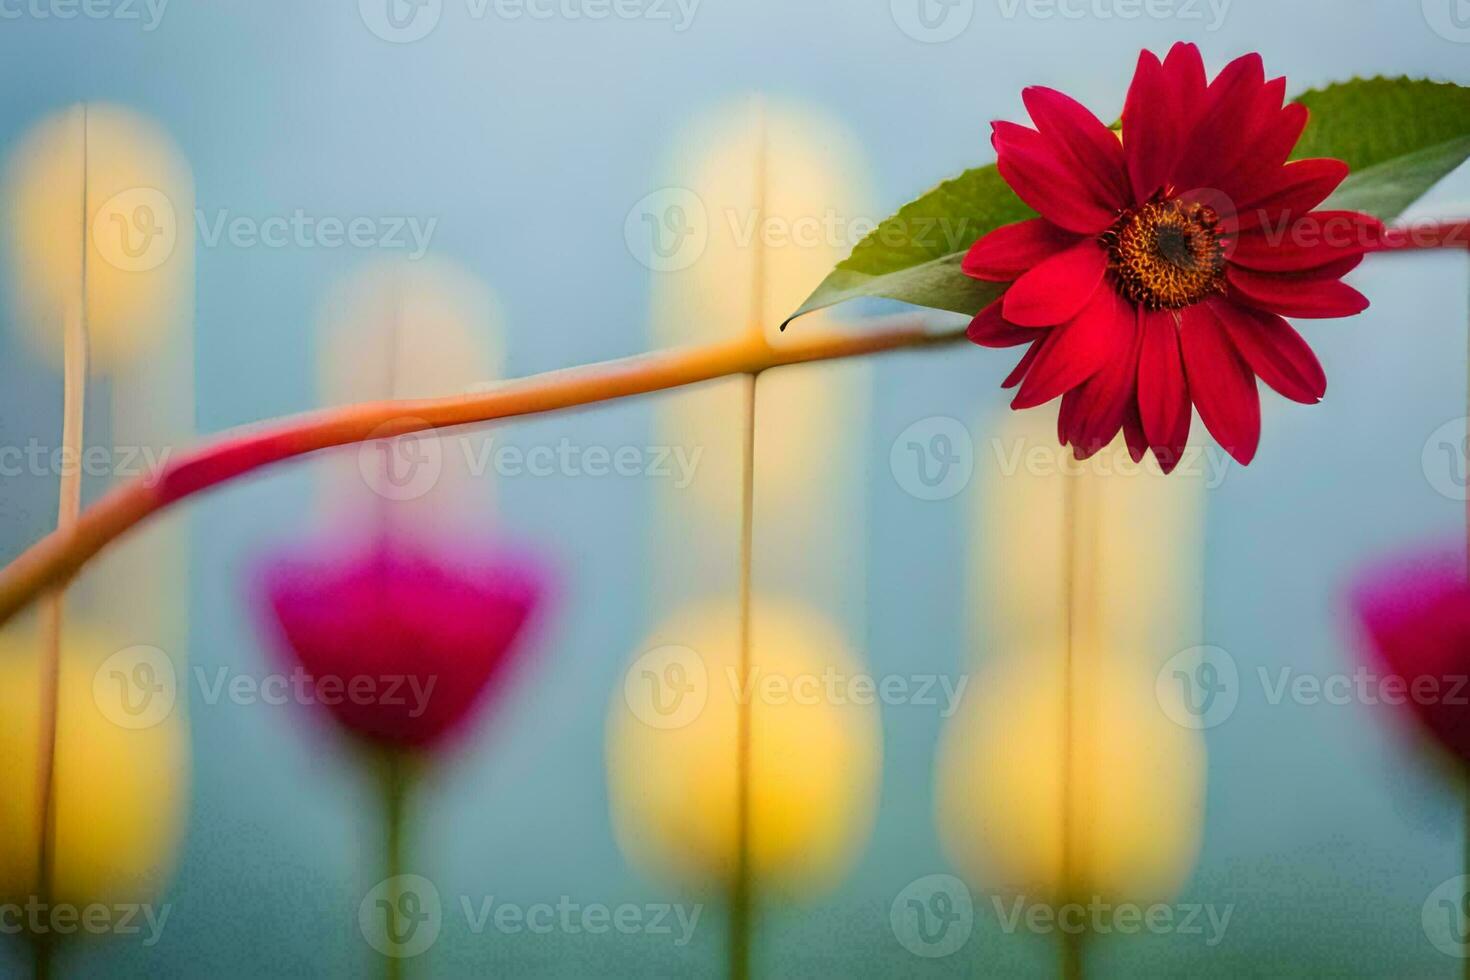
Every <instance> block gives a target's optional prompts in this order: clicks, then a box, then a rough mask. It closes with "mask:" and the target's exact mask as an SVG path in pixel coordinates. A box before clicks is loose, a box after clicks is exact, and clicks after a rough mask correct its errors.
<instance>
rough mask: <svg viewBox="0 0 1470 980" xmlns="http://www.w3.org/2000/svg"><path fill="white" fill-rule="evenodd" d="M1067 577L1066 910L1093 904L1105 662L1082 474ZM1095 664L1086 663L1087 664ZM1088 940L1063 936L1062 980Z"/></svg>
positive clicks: (1075, 480)
mask: <svg viewBox="0 0 1470 980" xmlns="http://www.w3.org/2000/svg"><path fill="white" fill-rule="evenodd" d="M1063 479H1064V480H1065V481H1066V482H1065V484H1064V487H1063V491H1062V492H1063V505H1062V506H1063V518H1062V533H1063V556H1064V557H1063V561H1064V563H1065V567H1064V569H1063V572H1062V574H1063V577H1064V581H1065V588H1064V590H1063V591H1064V602H1065V603H1066V609H1065V613H1064V615H1065V618H1066V628H1067V641H1066V655H1065V659H1064V661H1063V668H1064V669H1063V680H1062V697H1063V719H1062V736H1063V741H1062V745H1063V748H1062V779H1063V783H1062V820H1061V823H1062V861H1061V864H1062V869H1061V879H1062V887H1061V889H1060V890H1059V893H1060V895H1061V900H1062V901H1063V902H1084V903H1085V902H1088V901H1089V900H1090V896H1089V895H1088V894H1087V892H1088V890H1089V889H1090V887H1091V881H1092V873H1091V867H1090V865H1089V861H1090V856H1089V854H1088V846H1087V845H1088V843H1089V842H1090V841H1091V839H1092V835H1091V833H1090V832H1089V828H1087V827H1085V826H1084V825H1083V822H1084V821H1085V820H1086V819H1087V818H1088V815H1089V814H1090V813H1091V812H1092V806H1093V802H1094V801H1093V799H1092V793H1091V790H1092V783H1093V775H1094V773H1093V766H1094V764H1095V759H1094V758H1093V757H1092V755H1091V754H1090V753H1089V751H1088V750H1089V748H1090V746H1091V745H1092V738H1093V737H1094V735H1095V731H1096V729H1095V725H1094V724H1092V722H1093V721H1094V720H1095V719H1094V718H1092V717H1091V715H1090V713H1089V711H1088V706H1089V705H1090V704H1091V703H1092V702H1091V700H1090V697H1091V695H1093V694H1094V692H1095V691H1096V684H1095V678H1094V677H1090V676H1087V674H1086V671H1087V668H1088V665H1089V663H1093V662H1095V658H1096V657H1097V656H1098V655H1099V654H1100V652H1101V651H1100V649H1099V646H1098V643H1097V641H1096V637H1097V636H1098V629H1099V623H1098V620H1097V608H1096V601H1095V600H1096V592H1095V590H1096V582H1097V554H1098V547H1099V544H1098V527H1099V514H1098V507H1099V505H1100V502H1099V499H1098V494H1099V490H1100V488H1099V487H1097V486H1096V485H1094V483H1093V482H1092V481H1091V479H1090V478H1089V477H1088V476H1087V475H1086V474H1085V473H1082V472H1080V471H1078V472H1072V471H1068V472H1065V473H1064V474H1063ZM1089 657H1090V658H1092V659H1088V658H1089ZM1086 945H1087V932H1086V931H1085V929H1084V930H1083V931H1080V932H1076V933H1073V932H1069V931H1067V930H1062V932H1061V951H1060V952H1061V975H1062V977H1063V980H1081V978H1082V976H1083V974H1084V972H1085V971H1084V957H1083V953H1084V950H1085V947H1086Z"/></svg>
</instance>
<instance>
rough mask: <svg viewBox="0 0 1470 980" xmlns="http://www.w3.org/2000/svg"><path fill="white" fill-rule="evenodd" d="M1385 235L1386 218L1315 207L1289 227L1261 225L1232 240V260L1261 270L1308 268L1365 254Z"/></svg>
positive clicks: (1299, 269)
mask: <svg viewBox="0 0 1470 980" xmlns="http://www.w3.org/2000/svg"><path fill="white" fill-rule="evenodd" d="M1382 238H1383V222H1381V221H1379V220H1378V219H1377V218H1375V217H1373V216H1372V215H1367V214H1360V213H1358V212H1357V211H1313V212H1312V213H1311V214H1307V215H1303V216H1302V217H1301V218H1300V219H1298V220H1297V221H1295V222H1293V223H1292V224H1291V226H1290V227H1288V228H1279V229H1272V228H1257V229H1254V230H1252V231H1249V232H1244V233H1242V234H1241V235H1240V236H1239V237H1237V238H1236V239H1235V241H1234V242H1233V243H1232V244H1231V246H1230V250H1229V257H1230V261H1231V262H1234V263H1235V264H1236V265H1242V266H1245V267H1246V268H1248V269H1255V270H1257V271H1260V272H1304V271H1306V270H1308V269H1313V270H1315V269H1319V268H1321V267H1323V266H1328V265H1331V264H1333V263H1336V262H1339V261H1341V260H1342V258H1343V257H1344V256H1351V255H1354V254H1361V253H1363V252H1365V251H1367V250H1368V249H1369V248H1371V247H1372V246H1373V244H1374V243H1376V242H1378V241H1381V240H1382Z"/></svg>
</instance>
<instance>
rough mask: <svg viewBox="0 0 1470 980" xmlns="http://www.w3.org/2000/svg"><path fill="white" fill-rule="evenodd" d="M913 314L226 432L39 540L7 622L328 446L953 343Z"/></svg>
mask: <svg viewBox="0 0 1470 980" xmlns="http://www.w3.org/2000/svg"><path fill="white" fill-rule="evenodd" d="M963 337H964V332H963V331H948V332H944V333H933V332H929V331H927V330H925V329H924V326H923V322H922V320H920V319H919V318H917V317H906V318H902V319H900V320H898V321H896V322H890V323H889V325H887V326H885V327H883V328H881V329H876V330H872V331H870V332H867V333H862V334H857V335H833V334H825V335H812V336H810V337H804V338H802V339H801V340H800V341H798V342H795V343H791V344H782V345H780V346H779V347H772V346H771V345H769V344H767V343H766V341H765V340H764V338H762V337H761V336H759V335H753V336H750V337H745V338H741V339H740V340H736V341H729V342H724V343H718V344H710V345H708V346H704V347H692V348H683V349H676V350H670V351H659V352H656V353H652V354H643V355H639V356H636V357H629V358H624V359H622V360H616V361H604V362H601V363H599V364H592V365H588V366H585V367H579V368H571V369H568V370H564V371H552V372H548V373H546V374H538V375H534V376H532V377H529V378H521V379H519V380H516V381H509V382H505V383H503V384H498V385H495V386H494V387H492V388H490V389H489V390H486V391H483V392H476V393H473V394H468V395H456V396H452V397H448V398H432V399H422V400H410V401H384V402H369V403H365V404H359V405H349V406H345V407H343V408H336V409H329V410H326V411H321V412H315V413H312V414H309V415H304V416H300V417H297V418H292V419H287V420H285V421H281V422H275V423H272V424H270V425H268V426H266V427H263V428H257V429H254V430H253V431H246V432H243V433H240V434H236V435H230V436H225V437H224V438H222V439H220V440H219V441H217V442H214V443H211V444H209V445H206V446H203V447H201V448H199V449H196V450H194V451H192V452H189V453H186V454H183V455H181V456H177V457H175V458H174V459H172V460H170V462H169V463H168V465H167V466H165V467H164V468H163V470H162V471H161V472H160V473H159V474H158V475H157V476H156V477H154V478H151V479H149V478H142V479H137V480H133V481H130V482H128V483H124V484H122V485H121V486H118V487H116V488H115V489H113V490H111V491H109V492H108V493H107V494H106V495H104V496H103V497H102V498H101V499H99V500H98V501H97V502H96V503H95V504H93V505H92V506H90V507H88V508H87V509H86V510H85V511H83V512H82V514H81V516H80V517H79V518H78V520H77V521H76V523H75V524H73V525H72V526H70V527H68V528H65V529H58V530H56V531H55V532H53V533H52V534H48V535H47V536H46V537H44V538H42V539H41V540H40V541H37V542H36V543H35V544H33V545H31V547H29V548H27V549H26V550H25V551H24V552H22V553H21V554H20V556H19V557H18V558H16V559H15V561H13V562H11V563H10V565H8V566H6V567H5V568H4V569H3V570H0V625H3V624H4V623H6V622H7V621H9V620H10V619H11V618H12V617H13V616H14V615H15V614H16V613H17V612H19V611H20V610H21V609H23V608H24V607H25V606H26V605H27V604H28V603H30V602H32V601H34V600H35V599H36V597H37V596H39V595H40V594H41V593H42V592H45V591H47V590H48V589H52V588H56V587H58V586H60V585H63V584H65V583H66V582H67V581H68V580H70V579H71V578H72V577H73V576H74V575H76V573H77V572H78V571H79V570H80V569H81V568H82V566H83V565H85V564H86V563H87V562H88V561H90V560H91V559H92V558H93V557H95V556H96V555H97V554H98V553H99V552H100V551H102V549H104V548H105V547H107V546H108V545H109V544H111V543H112V542H113V541H116V540H117V539H118V538H120V537H121V536H122V535H124V534H125V533H127V532H128V531H129V530H130V529H132V528H133V527H135V526H136V525H138V524H139V523H141V522H142V521H144V520H146V519H148V518H149V517H151V516H152V515H154V514H156V513H158V512H159V511H162V510H165V509H166V508H168V507H171V506H173V505H175V504H177V503H179V502H180V501H182V500H184V499H186V498H189V497H192V496H194V495H195V494H199V493H203V492H204V491H206V490H209V489H211V488H213V487H216V486H219V485H221V484H223V483H227V482H229V481H230V480H234V479H238V478H239V477H242V476H245V475H246V474H249V473H253V472H255V471H256V470H259V469H263V468H264V467H267V466H271V465H273V464H275V463H280V462H283V461H285V460H288V459H294V458H296V457H299V456H305V455H307V454H309V453H313V452H316V451H318V450H321V449H328V448H331V447H333V446H344V445H350V444H352V443H358V442H366V441H368V440H370V439H387V438H392V437H394V436H401V435H407V434H408V433H411V432H422V431H426V430H430V429H441V428H447V427H450V426H456V425H468V424H471V423H476V422H490V421H493V420H495V419H505V418H514V417H516V416H521V415H535V414H539V413H542V412H555V411H560V410H563V409H568V408H576V407H578V406H582V405H592V404H596V403H599V402H605V401H612V400H614V399H618V398H627V397H630V396H633V395H643V394H648V393H650V392H654V391H663V390H666V389H669V388H678V387H683V386H685V385H691V384H696V383H698V382H701V381H710V380H713V379H715V378H723V377H726V376H729V375H736V374H759V373H760V372H762V371H765V370H768V369H770V368H775V367H782V366H785V365H791V364H804V363H808V362H812V361H829V360H836V359H840V358H848V357H861V356H863V355H867V354H876V353H880V352H883V351H890V350H901V349H905V348H917V347H927V346H933V345H936V344H945V343H953V342H954V341H957V340H960V339H962V338H963Z"/></svg>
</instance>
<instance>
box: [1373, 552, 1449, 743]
mask: <svg viewBox="0 0 1470 980" xmlns="http://www.w3.org/2000/svg"><path fill="white" fill-rule="evenodd" d="M1352 600H1353V606H1354V607H1355V609H1356V610H1357V613H1358V618H1359V619H1360V620H1361V621H1362V624H1363V628H1364V631H1365V633H1366V635H1367V639H1368V641H1369V643H1370V645H1371V648H1372V653H1373V655H1374V658H1375V659H1376V660H1377V662H1378V663H1377V665H1378V666H1379V667H1380V668H1381V669H1382V670H1384V671H1385V672H1387V674H1388V675H1389V676H1391V677H1395V678H1399V679H1401V680H1399V681H1398V682H1397V683H1396V684H1395V685H1394V687H1395V688H1396V690H1395V691H1394V692H1393V694H1392V696H1393V698H1394V700H1396V701H1400V700H1401V701H1402V702H1403V704H1404V706H1405V707H1407V708H1409V709H1410V710H1411V711H1413V713H1414V715H1415V717H1416V718H1417V719H1418V721H1419V722H1420V724H1421V725H1422V726H1423V728H1424V729H1426V730H1427V731H1428V732H1429V734H1431V735H1432V736H1433V737H1434V738H1435V739H1437V740H1438V741H1439V742H1440V743H1442V744H1443V745H1444V746H1445V747H1446V748H1447V749H1449V750H1450V751H1451V752H1453V753H1454V754H1456V755H1458V756H1459V757H1460V758H1462V759H1466V760H1470V704H1467V702H1466V697H1467V695H1470V684H1467V677H1470V575H1467V571H1466V564H1465V552H1464V551H1463V550H1457V549H1445V550H1443V551H1437V552H1430V553H1423V554H1416V555H1411V556H1408V557H1406V558H1401V559H1398V560H1395V561H1393V562H1390V563H1387V564H1384V565H1381V566H1379V567H1377V568H1374V569H1372V570H1371V571H1370V572H1369V573H1368V574H1366V575H1365V576H1363V578H1362V579H1361V580H1360V581H1359V582H1358V583H1357V585H1356V586H1355V587H1354V589H1353V594H1352ZM1389 690H1390V689H1389V685H1388V684H1386V683H1385V684H1384V685H1383V691H1384V694H1385V700H1386V699H1387V698H1386V696H1387V695H1388V693H1389Z"/></svg>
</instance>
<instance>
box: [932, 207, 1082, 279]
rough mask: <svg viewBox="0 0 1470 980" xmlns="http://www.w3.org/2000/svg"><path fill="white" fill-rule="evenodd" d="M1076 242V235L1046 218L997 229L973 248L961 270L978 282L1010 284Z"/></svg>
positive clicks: (963, 262) (966, 256)
mask: <svg viewBox="0 0 1470 980" xmlns="http://www.w3.org/2000/svg"><path fill="white" fill-rule="evenodd" d="M1076 242H1077V236H1076V235H1073V234H1071V233H1070V232H1066V231H1063V230H1062V229H1060V228H1058V227H1057V226H1056V225H1054V224H1052V223H1051V222H1050V221H1047V220H1046V219H1045V218H1032V219H1031V220H1030V221H1018V222H1016V223H1015V224H1013V225H1003V226H1001V227H999V228H997V229H995V230H994V231H992V232H991V233H990V234H988V235H986V236H985V237H984V238H981V239H980V240H979V241H978V242H976V243H975V244H974V245H971V246H970V251H969V252H968V253H966V254H965V258H964V261H962V262H961V263H960V270H961V271H962V272H964V274H965V275H967V276H970V277H972V278H975V279H985V280H987V281H989V282H1011V281H1012V280H1015V279H1019V278H1020V277H1021V276H1022V274H1023V273H1025V272H1026V271H1027V270H1028V269H1030V268H1032V267H1033V266H1035V265H1038V264H1040V263H1042V262H1045V261H1046V260H1047V259H1049V258H1051V257H1052V256H1053V255H1055V254H1057V253H1058V252H1060V251H1061V250H1062V249H1064V248H1066V247H1068V246H1069V245H1074V244H1076Z"/></svg>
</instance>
